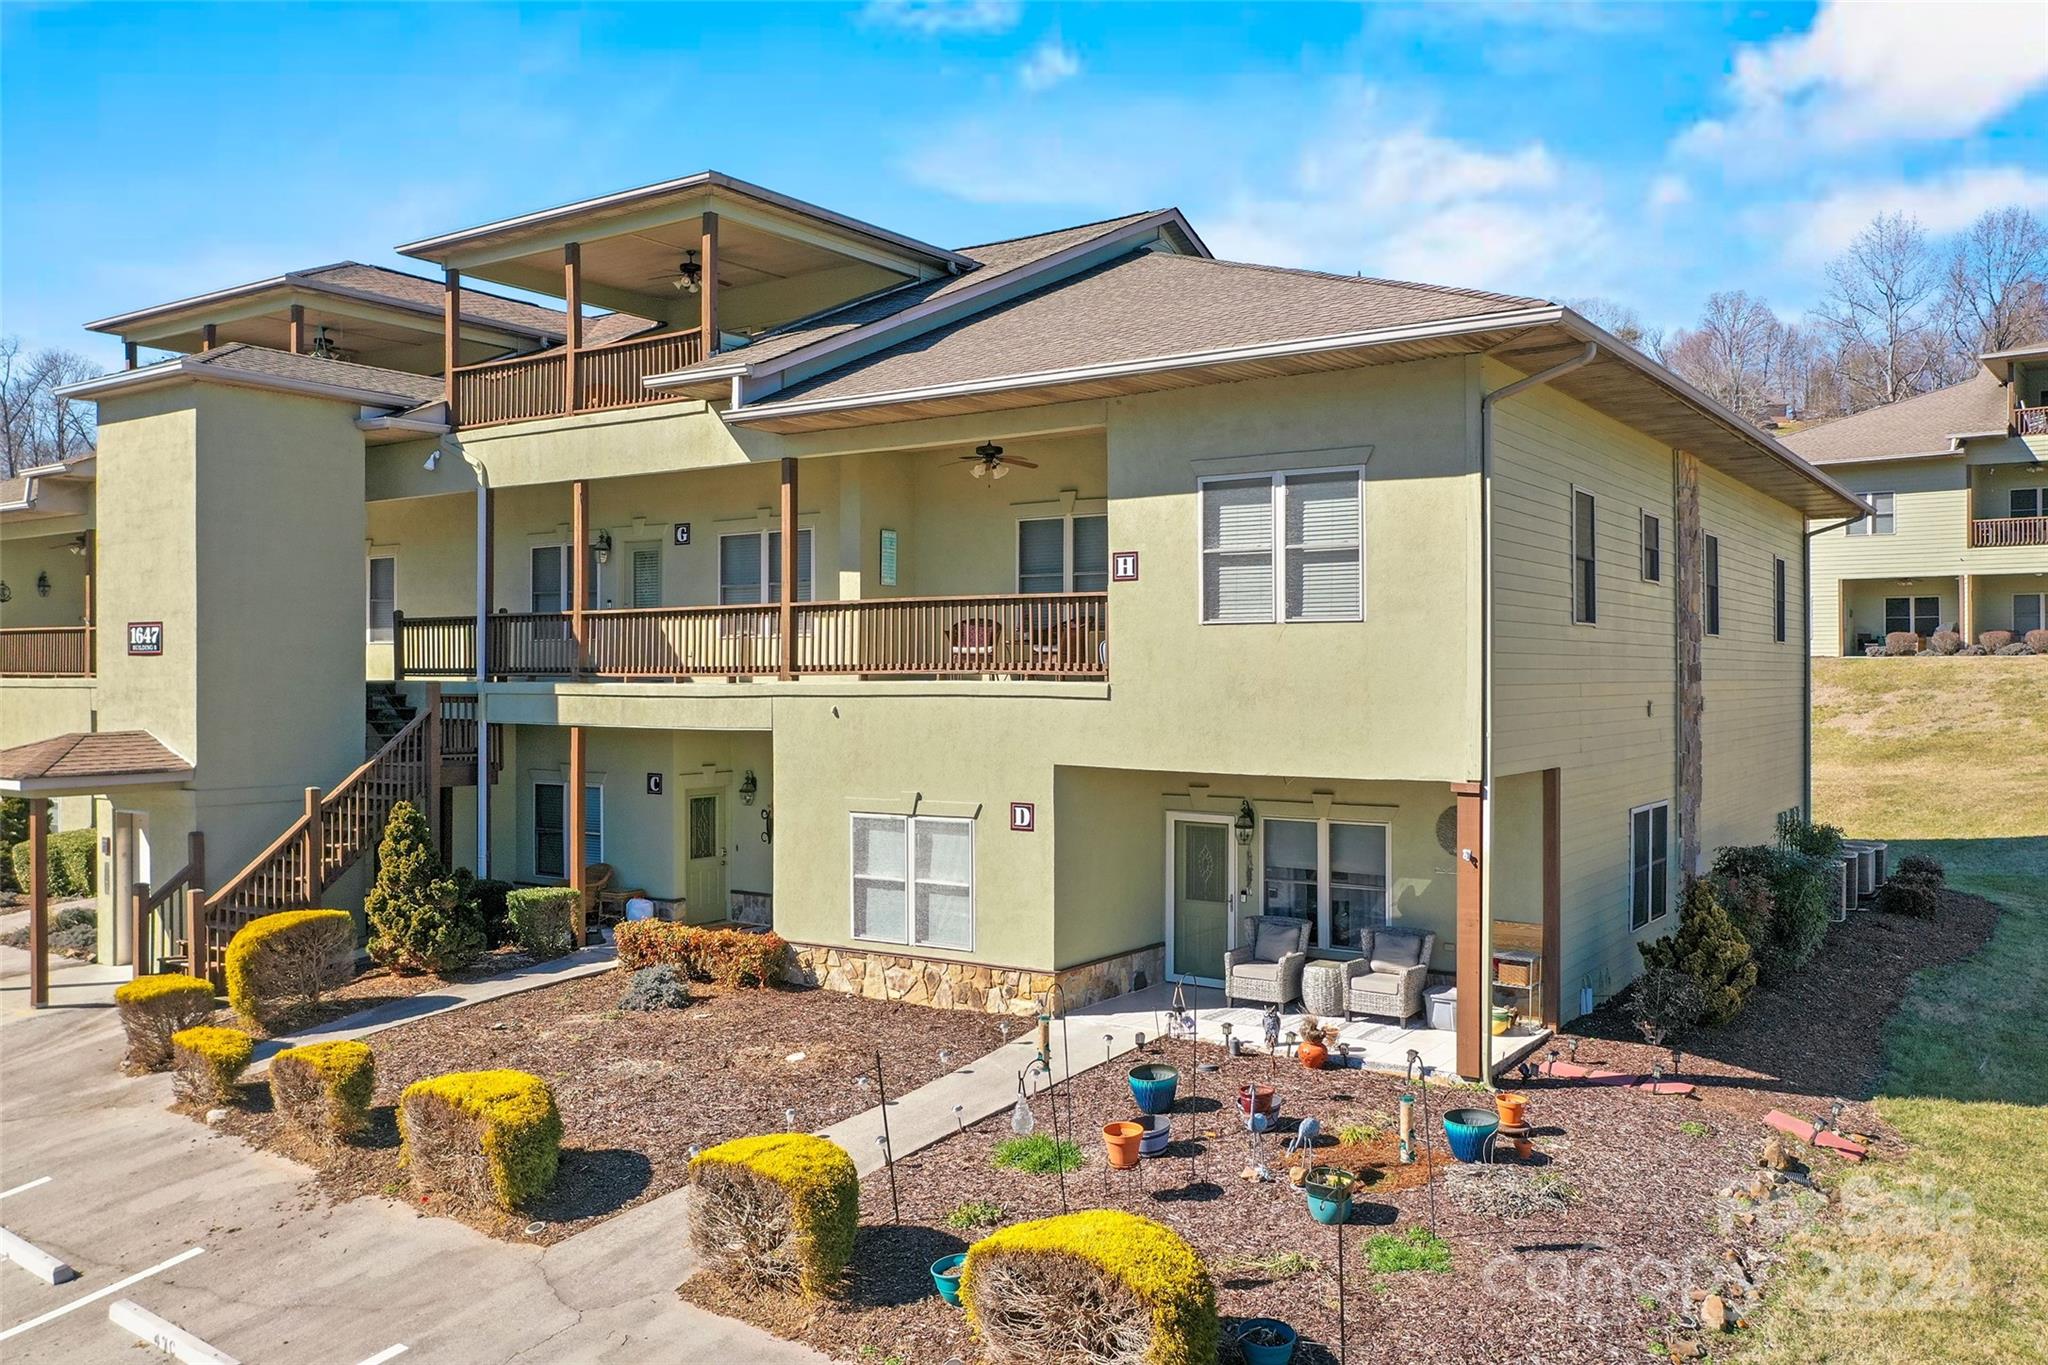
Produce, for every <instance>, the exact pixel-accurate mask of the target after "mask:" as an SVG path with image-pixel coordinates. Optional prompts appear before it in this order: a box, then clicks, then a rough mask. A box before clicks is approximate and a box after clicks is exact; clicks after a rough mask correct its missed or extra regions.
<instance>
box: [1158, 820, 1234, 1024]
mask: <svg viewBox="0 0 2048 1365" xmlns="http://www.w3.org/2000/svg"><path fill="white" fill-rule="evenodd" d="M1229 936H1230V826H1229V825H1228V824H1222V823H1217V822H1215V821H1210V820H1175V821H1174V822H1173V925H1172V933H1171V935H1170V936H1169V938H1168V940H1167V941H1168V943H1169V945H1170V946H1171V948H1172V949H1173V954H1172V961H1171V962H1170V963H1169V964H1168V966H1167V970H1168V972H1169V973H1170V974H1171V975H1172V976H1174V977H1175V978H1177V979H1179V980H1183V981H1200V982H1206V983H1208V984H1210V985H1221V984H1222V982H1223V950H1224V949H1225V948H1226V947H1227V946H1228V940H1229Z"/></svg>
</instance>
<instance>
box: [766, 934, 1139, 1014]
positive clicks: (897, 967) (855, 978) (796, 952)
mask: <svg viewBox="0 0 2048 1365" xmlns="http://www.w3.org/2000/svg"><path fill="white" fill-rule="evenodd" d="M789 956H790V970H789V973H788V979H789V980H790V981H791V982H792V983H794V984H797V985H805V986H822V987H824V988H825V989H826V990H828V991H845V992H847V993H848V994H849V995H859V996H864V997H866V998H867V999H869V1000H903V1001H908V1002H909V1003H911V1004H913V1005H930V1006H932V1007H934V1008H936V1009H953V1010H976V1011H979V1012H980V1013H983V1014H1013V1015H1018V1016H1020V1017H1024V1016H1030V1015H1034V1014H1036V1013H1038V997H1040V996H1042V995H1044V994H1045V993H1046V992H1047V991H1049V990H1051V989H1052V988H1053V986H1054V985H1055V984H1057V985H1058V986H1059V988H1060V995H1061V998H1062V1000H1063V1002H1064V1003H1065V1005H1066V1007H1067V1008H1069V1009H1078V1008H1079V1007H1080V1006H1082V1005H1092V1004H1094V1003H1096V1002H1097V1001H1099V1000H1107V999H1109V998H1111V997H1112V996H1118V995H1122V994H1124V993H1125V992H1127V991H1130V990H1133V989H1135V988H1136V982H1137V978H1138V976H1139V975H1140V974H1141V973H1142V974H1143V976H1144V979H1145V982H1146V983H1147V984H1150V983H1154V982H1157V981H1159V980H1160V979H1161V978H1162V976H1163V975H1164V973H1165V971H1166V945H1165V944H1160V943H1155V944H1153V945H1152V946H1151V947H1149V948H1139V949H1137V950H1135V951H1133V952H1128V953H1121V954H1119V955H1117V956H1115V957H1106V958H1102V959H1100V960H1098V961H1095V962H1088V963H1083V964H1082V965H1080V966H1078V967H1065V968H1062V969H1060V970H1059V971H1056V972H1035V971H1027V970H1025V969H1022V968H1017V967H991V966H986V965H984V964H981V963H975V962H958V961H952V960H948V959H941V958H931V957H913V956H910V955H909V954H905V953H890V952H878V951H876V950H874V949H869V948H840V947H833V946H831V945H828V944H819V943H792V944H791V945H790V948H789Z"/></svg>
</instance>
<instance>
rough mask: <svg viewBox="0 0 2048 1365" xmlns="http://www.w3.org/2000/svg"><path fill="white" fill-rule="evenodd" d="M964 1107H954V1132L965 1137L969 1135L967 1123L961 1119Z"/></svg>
mask: <svg viewBox="0 0 2048 1365" xmlns="http://www.w3.org/2000/svg"><path fill="white" fill-rule="evenodd" d="M962 1107H963V1106H961V1105H957V1104H956V1105H954V1106H953V1131H954V1132H956V1133H959V1134H961V1135H962V1136H963V1137H964V1136H965V1135H966V1133H967V1123H966V1121H965V1120H964V1119H962V1118H961V1117H960V1110H961V1108H962Z"/></svg>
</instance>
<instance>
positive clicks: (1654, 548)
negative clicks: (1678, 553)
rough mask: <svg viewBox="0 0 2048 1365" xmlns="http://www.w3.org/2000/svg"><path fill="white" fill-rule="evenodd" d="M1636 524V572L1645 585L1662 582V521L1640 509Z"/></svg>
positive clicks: (1652, 513)
mask: <svg viewBox="0 0 2048 1365" xmlns="http://www.w3.org/2000/svg"><path fill="white" fill-rule="evenodd" d="M1641 512H1642V516H1641V518H1640V519H1639V520H1638V521H1637V523H1636V571H1637V572H1638V573H1640V574H1641V575H1642V576H1643V582H1645V583H1662V582H1663V581H1664V519H1663V518H1662V517H1660V516H1658V515H1657V514H1656V513H1655V512H1652V511H1651V510H1650V509H1649V508H1647V507H1645V508H1642V509H1641Z"/></svg>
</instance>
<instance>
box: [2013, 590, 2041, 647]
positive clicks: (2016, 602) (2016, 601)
mask: <svg viewBox="0 0 2048 1365" xmlns="http://www.w3.org/2000/svg"><path fill="white" fill-rule="evenodd" d="M2025 597H2031V598H2033V599H2034V602H2035V604H2036V608H2037V610H2038V611H2039V613H2040V621H2041V624H2040V625H2038V626H2030V627H2028V629H2030V630H2048V592H2016V593H2014V594H2013V595H2012V601H2011V602H2009V603H2007V604H2006V605H2007V606H2009V607H2010V608H2011V609H2012V633H2013V634H2014V635H2018V636H2021V637H2022V638H2024V637H2025V634H2026V632H2025V631H2022V630H2021V629H2020V599H2021V598H2025Z"/></svg>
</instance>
